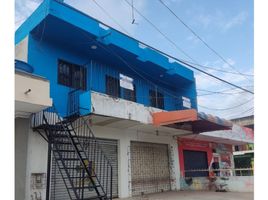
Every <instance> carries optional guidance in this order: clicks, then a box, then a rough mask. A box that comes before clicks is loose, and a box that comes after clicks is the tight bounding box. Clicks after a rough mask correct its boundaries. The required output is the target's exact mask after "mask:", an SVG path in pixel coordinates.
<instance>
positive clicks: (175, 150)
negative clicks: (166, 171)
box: [171, 140, 181, 190]
mask: <svg viewBox="0 0 268 200" xmlns="http://www.w3.org/2000/svg"><path fill="white" fill-rule="evenodd" d="M171 146H172V148H173V160H174V175H175V179H176V183H175V185H176V187H175V188H174V189H175V190H180V188H181V187H180V162H179V152H178V143H177V140H173V141H172V143H171Z"/></svg>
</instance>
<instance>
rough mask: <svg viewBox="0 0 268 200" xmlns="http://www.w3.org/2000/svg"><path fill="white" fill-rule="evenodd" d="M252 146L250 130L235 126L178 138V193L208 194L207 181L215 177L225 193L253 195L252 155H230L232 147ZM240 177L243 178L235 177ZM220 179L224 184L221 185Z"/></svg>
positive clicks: (250, 153) (209, 184)
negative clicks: (247, 193) (251, 192)
mask: <svg viewBox="0 0 268 200" xmlns="http://www.w3.org/2000/svg"><path fill="white" fill-rule="evenodd" d="M253 142H254V133H253V130H252V129H250V128H247V127H241V126H238V125H237V124H233V126H232V129H231V130H221V131H213V132H203V133H200V134H198V135H186V136H181V137H180V138H179V139H178V143H179V158H180V171H181V189H184V190H208V189H210V188H209V187H210V186H211V178H212V177H214V176H216V177H217V182H216V183H217V184H218V185H219V184H220V182H224V184H226V185H227V187H228V190H229V191H239V192H242V191H245V192H247V191H253V190H254V185H253V178H254V177H253V176H252V175H253V170H252V167H253V166H251V165H250V163H251V160H252V159H251V157H250V156H252V155H253V154H252V152H233V151H234V147H235V146H249V145H253ZM244 153H246V155H244ZM238 154H240V155H238ZM242 154H243V155H242ZM241 175H243V176H244V177H237V176H241ZM222 177H225V178H224V179H226V180H224V181H221V178H222ZM189 180H191V181H189Z"/></svg>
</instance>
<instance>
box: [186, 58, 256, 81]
mask: <svg viewBox="0 0 268 200" xmlns="http://www.w3.org/2000/svg"><path fill="white" fill-rule="evenodd" d="M181 60H182V61H184V62H187V63H190V64H193V65H197V66H199V67H202V68H206V69H211V70H213V71H218V72H223V73H228V74H235V75H243V76H248V77H253V76H254V75H252V74H244V73H238V72H231V71H227V70H223V69H218V68H214V67H209V66H205V65H200V64H198V63H193V62H190V61H187V60H183V59H181Z"/></svg>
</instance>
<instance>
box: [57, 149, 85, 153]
mask: <svg viewBox="0 0 268 200" xmlns="http://www.w3.org/2000/svg"><path fill="white" fill-rule="evenodd" d="M57 151H59V152H74V153H75V152H76V151H75V150H69V149H60V150H57ZM78 152H84V151H83V150H79V151H78Z"/></svg>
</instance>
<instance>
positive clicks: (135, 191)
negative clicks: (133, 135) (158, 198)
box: [130, 142, 171, 195]
mask: <svg viewBox="0 0 268 200" xmlns="http://www.w3.org/2000/svg"><path fill="white" fill-rule="evenodd" d="M130 153H131V184H132V195H140V194H141V193H144V194H146V193H155V192H162V191H168V190H170V189H171V185H170V172H169V157H168V155H169V154H168V145H166V144H153V143H145V142H131V145H130Z"/></svg>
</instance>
